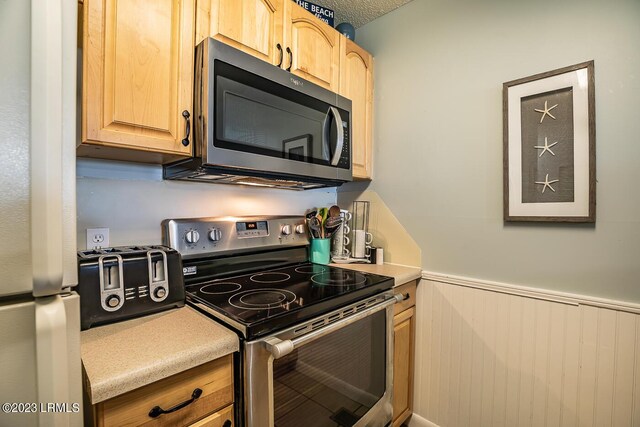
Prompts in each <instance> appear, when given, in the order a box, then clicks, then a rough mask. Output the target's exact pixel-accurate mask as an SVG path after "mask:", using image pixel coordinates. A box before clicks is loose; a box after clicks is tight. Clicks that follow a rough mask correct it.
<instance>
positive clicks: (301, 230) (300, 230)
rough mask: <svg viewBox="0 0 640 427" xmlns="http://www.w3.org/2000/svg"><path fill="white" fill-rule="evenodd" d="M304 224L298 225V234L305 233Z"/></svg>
mask: <svg viewBox="0 0 640 427" xmlns="http://www.w3.org/2000/svg"><path fill="white" fill-rule="evenodd" d="M305 231H306V230H305V229H304V224H298V225H296V234H304V233H305Z"/></svg>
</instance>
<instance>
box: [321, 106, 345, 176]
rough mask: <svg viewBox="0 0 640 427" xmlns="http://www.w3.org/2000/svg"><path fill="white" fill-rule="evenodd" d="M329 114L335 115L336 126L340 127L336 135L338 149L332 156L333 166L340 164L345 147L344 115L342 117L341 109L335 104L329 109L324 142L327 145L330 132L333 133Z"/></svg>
mask: <svg viewBox="0 0 640 427" xmlns="http://www.w3.org/2000/svg"><path fill="white" fill-rule="evenodd" d="M329 116H333V120H335V121H336V127H337V128H338V132H337V133H338V135H337V136H336V151H335V152H334V153H333V156H332V157H331V166H338V162H339V161H340V156H341V155H342V148H343V147H344V131H343V130H342V117H340V111H338V109H337V108H336V107H334V106H331V107H329V111H327V118H326V119H325V120H324V142H325V144H326V145H325V146H328V142H329V134H330V133H331V119H330V118H329Z"/></svg>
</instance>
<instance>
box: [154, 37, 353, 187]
mask: <svg viewBox="0 0 640 427" xmlns="http://www.w3.org/2000/svg"><path fill="white" fill-rule="evenodd" d="M193 130H194V132H193V140H194V147H193V150H194V151H193V157H192V158H190V159H186V160H181V161H178V162H175V163H172V164H169V165H166V166H165V168H164V177H165V179H181V180H191V181H204V182H216V183H229V184H246V185H256V186H268V187H279V188H289V189H297V190H305V189H310V188H319V187H333V186H338V185H341V184H342V183H344V182H347V181H351V180H352V173H351V101H350V100H349V99H347V98H344V97H342V96H340V95H338V94H336V93H334V92H331V91H329V90H327V89H324V88H322V87H320V86H318V85H316V84H314V83H311V82H309V81H306V80H304V79H301V78H299V77H297V76H295V75H293V74H291V73H289V72H288V71H286V70H283V69H280V68H279V67H276V66H274V65H271V64H269V63H266V62H264V61H261V60H259V59H257V58H255V57H253V56H251V55H248V54H246V53H244V52H242V51H240V50H237V49H235V48H233V47H231V46H228V45H226V44H224V43H221V42H219V41H217V40H214V39H212V38H208V39H206V40H204V41H202V42H201V43H200V44H199V45H198V46H197V47H196V54H195V83H194V117H193Z"/></svg>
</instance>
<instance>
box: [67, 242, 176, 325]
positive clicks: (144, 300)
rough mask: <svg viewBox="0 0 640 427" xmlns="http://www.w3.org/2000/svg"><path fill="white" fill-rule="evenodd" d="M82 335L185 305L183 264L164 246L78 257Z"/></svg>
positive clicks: (91, 252) (82, 253) (87, 253)
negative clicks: (114, 323) (86, 331)
mask: <svg viewBox="0 0 640 427" xmlns="http://www.w3.org/2000/svg"><path fill="white" fill-rule="evenodd" d="M76 291H77V292H78V294H80V320H81V328H82V330H85V329H89V328H91V327H93V326H98V325H104V324H108V323H113V322H117V321H121V320H125V319H131V318H133V317H138V316H143V315H146V314H150V313H155V312H158V311H162V310H167V309H169V308H174V307H182V306H184V303H185V294H184V279H183V275H182V258H181V256H180V253H178V252H177V251H175V250H174V249H171V248H169V247H166V246H123V247H114V248H105V249H94V250H85V251H79V252H78V286H77V288H76Z"/></svg>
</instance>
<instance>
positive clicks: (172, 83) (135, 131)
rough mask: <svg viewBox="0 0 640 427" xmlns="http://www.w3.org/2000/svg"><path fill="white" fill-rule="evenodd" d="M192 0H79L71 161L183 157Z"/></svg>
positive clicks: (187, 148) (187, 139)
mask: <svg viewBox="0 0 640 427" xmlns="http://www.w3.org/2000/svg"><path fill="white" fill-rule="evenodd" d="M194 23H195V0H164V1H158V0H85V1H84V5H83V40H82V48H83V52H82V63H83V67H82V144H81V145H80V146H79V147H78V150H77V152H78V155H80V156H87V157H99V158H109V159H120V160H133V161H140V162H147V163H164V162H167V161H171V160H176V159H179V158H183V157H185V156H189V155H191V149H192V144H191V136H192V135H191V132H190V129H189V128H190V124H191V123H190V120H191V115H192V95H193V54H194V49H193V46H194V34H195V33H194Z"/></svg>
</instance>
